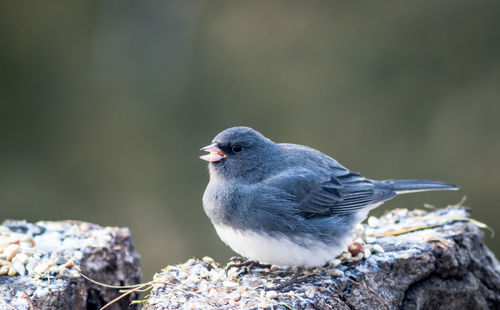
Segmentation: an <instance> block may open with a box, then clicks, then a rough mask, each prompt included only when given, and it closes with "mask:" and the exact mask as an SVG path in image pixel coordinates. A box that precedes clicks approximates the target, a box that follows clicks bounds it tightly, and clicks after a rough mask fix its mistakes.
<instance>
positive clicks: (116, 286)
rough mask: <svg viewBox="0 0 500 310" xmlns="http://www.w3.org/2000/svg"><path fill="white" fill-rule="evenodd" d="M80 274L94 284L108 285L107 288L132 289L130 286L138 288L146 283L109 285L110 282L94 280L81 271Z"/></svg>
mask: <svg viewBox="0 0 500 310" xmlns="http://www.w3.org/2000/svg"><path fill="white" fill-rule="evenodd" d="M78 274H79V275H80V276H82V277H83V278H85V279H87V280H88V281H90V282H92V283H94V284H97V285H100V286H103V287H107V288H116V289H130V288H136V287H138V286H141V285H143V284H144V283H139V284H134V285H109V284H105V283H101V282H98V281H96V280H93V279H91V278H89V277H87V276H86V275H84V274H83V273H81V272H80V271H79V272H78Z"/></svg>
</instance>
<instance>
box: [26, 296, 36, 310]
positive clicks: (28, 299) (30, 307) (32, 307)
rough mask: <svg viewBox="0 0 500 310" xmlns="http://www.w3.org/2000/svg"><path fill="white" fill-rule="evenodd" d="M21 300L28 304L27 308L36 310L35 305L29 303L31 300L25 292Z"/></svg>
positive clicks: (31, 302)
mask: <svg viewBox="0 0 500 310" xmlns="http://www.w3.org/2000/svg"><path fill="white" fill-rule="evenodd" d="M23 298H24V299H26V301H27V302H28V308H29V309H30V310H36V309H35V305H34V304H33V301H31V298H30V296H29V295H28V293H26V292H23Z"/></svg>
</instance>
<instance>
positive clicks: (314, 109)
mask: <svg viewBox="0 0 500 310" xmlns="http://www.w3.org/2000/svg"><path fill="white" fill-rule="evenodd" d="M0 44H1V48H0V80H1V82H0V208H1V218H2V219H4V218H15V219H27V220H30V221H37V220H60V219H78V220H85V221H90V222H94V223H98V224H100V225H113V226H127V227H129V228H130V229H131V230H132V233H133V240H134V243H135V245H136V247H137V249H138V250H139V252H140V253H141V255H142V267H143V271H144V278H143V280H147V279H150V278H151V277H152V275H153V273H154V272H155V271H159V270H160V269H161V268H162V267H164V266H166V265H167V264H173V263H177V262H183V261H185V260H186V259H188V258H190V257H193V256H197V257H201V256H204V255H209V256H212V257H214V258H215V259H216V260H218V261H220V262H222V263H225V262H226V260H227V259H228V258H229V257H230V256H231V255H233V253H232V252H231V250H230V249H229V248H227V247H226V246H225V245H224V244H223V243H222V242H221V241H220V240H219V239H218V237H217V235H216V233H215V231H214V229H213V228H212V225H211V223H210V222H209V220H208V219H207V217H206V216H205V214H204V212H203V210H202V205H201V197H202V194H203V191H204V188H205V186H206V183H207V182H208V171H207V164H206V163H205V162H203V161H201V160H199V159H198V156H199V155H201V152H199V151H198V150H199V148H200V147H202V146H205V145H207V144H209V143H210V142H211V140H212V138H213V137H214V136H215V135H216V134H217V133H218V132H219V131H221V130H223V129H225V128H227V127H230V126H234V125H246V126H251V127H254V128H256V129H258V130H259V131H261V132H262V133H263V134H265V135H266V136H268V137H269V138H271V139H273V140H275V141H277V142H293V143H299V144H306V145H309V146H312V147H314V148H317V149H319V150H320V151H323V152H325V153H327V154H329V155H331V156H333V157H335V158H336V159H337V160H338V161H339V162H340V163H342V164H344V165H345V166H347V167H349V168H351V169H352V170H355V171H359V172H361V173H362V174H363V175H365V176H367V177H370V178H375V179H384V178H427V179H436V180H443V181H448V182H452V183H456V184H459V185H461V186H462V189H461V191H459V192H431V193H421V194H414V195H406V196H402V197H399V198H397V199H394V200H392V201H390V202H388V203H386V204H385V205H384V206H383V207H381V208H379V209H377V210H376V211H375V212H374V214H375V215H381V214H383V213H384V211H385V210H387V209H391V208H396V207H404V208H422V207H423V204H424V203H429V204H433V205H435V206H437V207H444V206H446V205H448V204H453V203H456V202H458V201H459V200H460V199H461V197H462V196H463V195H466V196H467V197H468V200H467V202H466V205H468V206H471V207H472V208H473V217H474V218H476V219H478V220H480V221H484V222H485V223H487V224H488V225H490V226H492V227H493V228H495V229H496V230H497V232H499V231H500V223H499V222H498V221H497V219H498V218H499V216H500V194H499V192H500V177H499V176H500V164H499V159H500V2H498V1H491V2H488V1H474V2H472V1H460V0H458V1H441V2H435V1H418V2H412V3H409V2H401V1H388V2H384V5H383V6H382V5H380V3H376V2H366V3H365V4H364V5H360V4H359V3H353V2H345V3H337V2H332V1H326V2H316V1H272V2H271V1H168V2H166V1H139V2H137V1H123V0H120V1H116V0H110V1H91V0H85V1H71V2H66V1H50V2H47V1H43V2H40V1H10V2H3V3H2V4H0ZM486 240H487V243H488V244H489V245H490V246H491V248H492V249H493V250H494V251H495V252H496V253H497V254H498V253H500V238H498V237H497V238H494V239H491V238H490V237H489V234H487V237H486Z"/></svg>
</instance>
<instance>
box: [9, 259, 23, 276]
mask: <svg viewBox="0 0 500 310" xmlns="http://www.w3.org/2000/svg"><path fill="white" fill-rule="evenodd" d="M12 268H14V269H15V270H16V272H17V273H18V274H19V275H21V276H24V274H25V273H26V268H25V267H24V264H23V263H21V262H20V261H18V260H15V261H13V262H12Z"/></svg>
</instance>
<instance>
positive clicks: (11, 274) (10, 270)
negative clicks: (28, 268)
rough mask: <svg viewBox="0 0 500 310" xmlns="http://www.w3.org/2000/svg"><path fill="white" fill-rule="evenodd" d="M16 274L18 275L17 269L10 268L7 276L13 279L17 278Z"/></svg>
mask: <svg viewBox="0 0 500 310" xmlns="http://www.w3.org/2000/svg"><path fill="white" fill-rule="evenodd" d="M16 274H17V271H16V269H14V267H10V268H9V272H7V275H8V276H11V277H12V276H15V275H16Z"/></svg>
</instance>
